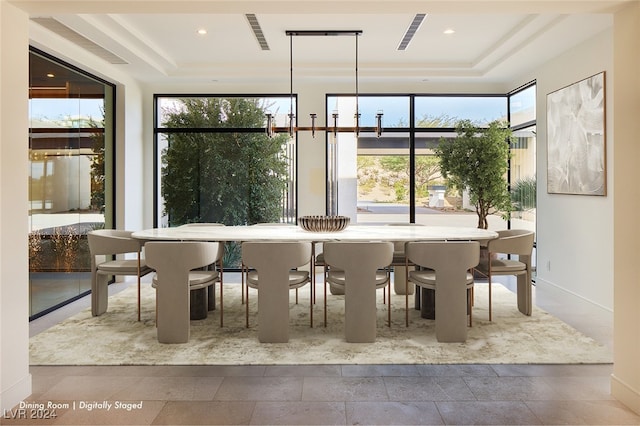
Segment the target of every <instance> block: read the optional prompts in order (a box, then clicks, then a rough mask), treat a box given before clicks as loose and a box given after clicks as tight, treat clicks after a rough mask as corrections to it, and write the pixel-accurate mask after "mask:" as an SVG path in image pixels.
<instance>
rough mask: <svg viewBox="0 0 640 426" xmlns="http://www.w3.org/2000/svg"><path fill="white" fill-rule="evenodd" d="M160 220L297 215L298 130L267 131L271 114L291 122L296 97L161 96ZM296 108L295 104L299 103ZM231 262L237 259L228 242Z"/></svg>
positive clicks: (281, 123)
mask: <svg viewBox="0 0 640 426" xmlns="http://www.w3.org/2000/svg"><path fill="white" fill-rule="evenodd" d="M155 101H156V102H155V105H156V125H155V133H156V155H157V162H156V180H157V184H156V200H157V202H156V203H155V204H156V206H157V212H156V226H160V227H172V226H179V225H183V224H186V223H193V222H199V223H222V224H224V225H251V224H255V223H260V222H286V223H295V221H296V216H297V213H296V180H295V176H296V147H295V137H293V138H292V137H290V136H289V135H288V134H286V133H284V134H282V133H280V134H276V135H275V136H273V137H269V136H268V135H267V132H266V114H268V113H269V114H272V116H273V117H274V120H275V121H274V125H275V126H277V127H285V126H286V125H287V124H288V116H287V114H288V112H289V109H290V107H291V105H290V103H291V102H292V99H290V98H289V97H284V96H283V97H278V96H255V97H252V96H224V97H219V96H185V95H179V96H178V95H176V96H173V95H157V96H156V98H155ZM293 108H294V111H295V105H294V106H293ZM225 255H226V258H225V266H226V267H237V266H239V257H238V256H237V250H236V249H235V248H234V247H227V250H226V254H225Z"/></svg>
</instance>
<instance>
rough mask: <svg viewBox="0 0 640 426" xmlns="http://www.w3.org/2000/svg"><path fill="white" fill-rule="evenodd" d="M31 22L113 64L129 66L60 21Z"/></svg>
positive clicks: (35, 19) (45, 19) (46, 19)
mask: <svg viewBox="0 0 640 426" xmlns="http://www.w3.org/2000/svg"><path fill="white" fill-rule="evenodd" d="M31 20H32V21H33V22H35V23H36V24H39V25H42V26H43V27H45V28H46V29H48V30H49V31H52V32H54V33H56V34H58V35H59V36H60V37H63V38H65V39H67V40H69V41H70V42H72V43H74V44H76V45H78V46H80V47H82V48H83V49H85V50H87V51H89V52H91V53H93V54H94V55H96V56H98V57H100V58H102V59H104V60H105V61H107V62H109V63H111V64H128V62H127V61H125V60H124V59H122V58H121V57H119V56H117V55H116V54H114V53H111V52H109V51H108V50H107V49H105V48H104V47H102V46H100V45H98V44H96V43H94V42H93V41H91V40H89V39H88V38H86V37H85V36H83V35H82V34H80V33H77V32H76V31H74V30H72V29H71V28H69V27H67V26H66V25H64V24H63V23H61V22H60V21H57V20H55V19H53V18H31Z"/></svg>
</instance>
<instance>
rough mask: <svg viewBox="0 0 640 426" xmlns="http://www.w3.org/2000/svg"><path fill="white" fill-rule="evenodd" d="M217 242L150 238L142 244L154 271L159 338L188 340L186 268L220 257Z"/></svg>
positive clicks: (187, 284)
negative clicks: (155, 275)
mask: <svg viewBox="0 0 640 426" xmlns="http://www.w3.org/2000/svg"><path fill="white" fill-rule="evenodd" d="M220 252H221V250H220V243H213V242H203V241H152V242H148V243H146V244H145V254H146V258H147V263H148V264H149V266H151V265H153V266H151V267H152V268H154V269H155V270H156V274H157V282H158V286H157V312H158V320H157V326H158V341H159V342H160V343H186V342H188V341H189V325H190V323H189V321H190V319H189V312H190V307H189V302H190V297H189V292H190V288H189V271H190V270H192V269H196V268H201V267H203V266H207V265H210V264H212V263H214V262H216V260H217V259H218V257H219V253H220Z"/></svg>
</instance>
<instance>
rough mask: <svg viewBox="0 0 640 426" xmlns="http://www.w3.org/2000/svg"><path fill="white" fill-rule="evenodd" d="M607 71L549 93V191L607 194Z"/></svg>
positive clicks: (550, 192)
mask: <svg viewBox="0 0 640 426" xmlns="http://www.w3.org/2000/svg"><path fill="white" fill-rule="evenodd" d="M605 95H606V92H605V72H604V71H602V72H600V73H598V74H595V75H592V76H590V77H587V78H585V79H583V80H580V81H577V82H575V83H573V84H571V85H569V86H566V87H563V88H561V89H558V90H556V91H554V92H551V93H549V94H547V192H548V193H549V194H572V195H598V196H605V195H606V194H607V169H606V164H607V163H606V133H605V130H606V129H605V119H606V109H605V107H606V96H605Z"/></svg>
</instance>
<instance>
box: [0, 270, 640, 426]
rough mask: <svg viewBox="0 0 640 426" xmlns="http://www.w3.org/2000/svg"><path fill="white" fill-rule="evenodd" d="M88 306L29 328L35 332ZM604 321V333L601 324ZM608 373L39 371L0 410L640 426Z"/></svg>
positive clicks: (369, 368)
mask: <svg viewBox="0 0 640 426" xmlns="http://www.w3.org/2000/svg"><path fill="white" fill-rule="evenodd" d="M507 284H508V283H507ZM125 285H127V284H126V283H125V284H117V285H114V286H112V287H113V288H112V291H117V290H118V289H119V288H122V286H125ZM86 303H87V301H82V300H81V301H78V302H76V303H74V305H73V306H68V307H66V308H64V309H63V310H60V312H56V313H54V314H50V315H47V316H46V317H43V318H41V319H38V320H36V321H33V322H32V323H31V333H32V334H35V333H38V332H39V331H41V330H43V329H46V328H48V327H49V326H51V325H52V324H53V323H55V322H57V321H59V320H60V319H61V318H63V317H66V316H68V315H71V314H73V313H74V312H75V311H77V310H79V309H82V308H84V306H85V305H86ZM550 308H551V309H552V308H553V307H552V306H550ZM547 310H549V309H547ZM561 311H564V312H567V306H566V305H564V306H563V308H562V310H561ZM560 313H561V312H559V313H558V316H560ZM581 313H583V314H584V312H581ZM567 314H568V315H570V318H571V320H572V321H573V323H572V325H573V326H574V327H577V328H579V329H581V328H582V329H583V330H582V331H583V332H585V333H586V332H588V330H589V327H590V325H591V324H589V322H590V321H593V320H594V316H590V315H579V316H578V315H575V316H571V314H570V312H567ZM576 318H578V320H576ZM579 318H582V320H579ZM605 320H606V319H605ZM597 321H599V322H600V324H602V322H601V321H602V318H597ZM592 337H594V338H596V339H598V340H600V341H602V343H605V344H609V345H610V344H611V340H612V339H611V337H612V329H611V328H609V330H608V331H606V332H603V331H602V327H600V329H599V330H598V335H597V336H592ZM612 369H613V366H612V365H610V364H605V365H507V364H505V365H317V366H144V367H143V366H122V367H104V366H90V367H79V366H58V367H36V366H34V367H32V369H31V373H32V375H33V394H32V395H31V397H30V398H29V399H28V400H27V407H26V408H25V410H24V412H22V411H20V410H19V409H14V410H12V411H9V412H5V413H3V416H2V418H0V424H7V425H10V424H31V425H46V424H57V425H97V424H103V425H115V424H122V425H196V424H197V425H203V424H256V425H258V424H259V425H265V424H266V425H283V424H290V425H310V424H314V425H325V424H343V425H344V424H358V425H374V424H375V425H391V424H400V425H413V424H420V425H443V424H447V425H454V424H455V425H468V424H483V425H524V424H527V425H546V424H554V425H556V424H569V425H584V424H589V425H623V424H624V425H640V415H637V414H635V413H633V412H632V411H630V410H629V409H627V408H626V407H624V406H623V405H622V404H620V403H619V402H618V401H616V400H615V399H614V398H613V397H611V395H610V374H611V372H612ZM49 402H51V403H52V404H59V405H60V407H59V408H56V409H55V412H56V417H55V418H50V419H46V418H43V417H45V414H47V409H48V408H47V404H49ZM65 404H68V408H66V407H65ZM109 404H110V406H109ZM43 405H44V406H43ZM41 408H44V409H41ZM108 408H110V409H108ZM49 413H50V411H49ZM21 416H22V417H26V418H18V417H21Z"/></svg>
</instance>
